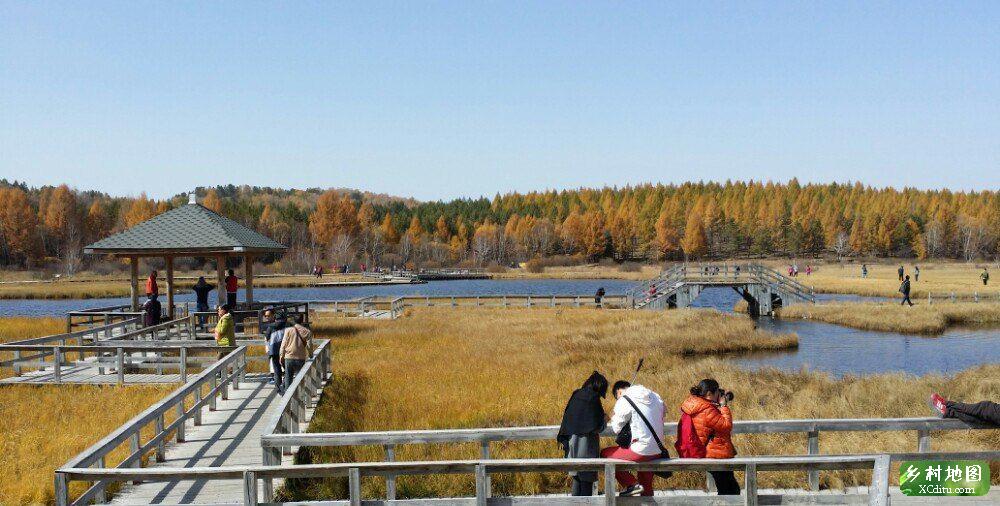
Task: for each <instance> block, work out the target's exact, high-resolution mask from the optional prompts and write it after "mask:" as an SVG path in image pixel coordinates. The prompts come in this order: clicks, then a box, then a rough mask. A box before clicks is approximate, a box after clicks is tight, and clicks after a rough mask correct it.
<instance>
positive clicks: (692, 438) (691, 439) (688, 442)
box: [674, 411, 707, 459]
mask: <svg viewBox="0 0 1000 506" xmlns="http://www.w3.org/2000/svg"><path fill="white" fill-rule="evenodd" d="M674 448H675V449H677V456H678V457H680V458H682V459H703V458H705V455H706V453H707V452H706V449H705V444H704V443H702V442H701V439H698V433H697V432H696V431H695V430H694V419H693V418H691V415H689V414H687V413H685V412H683V411H682V412H681V419H680V421H678V422H677V441H675V442H674Z"/></svg>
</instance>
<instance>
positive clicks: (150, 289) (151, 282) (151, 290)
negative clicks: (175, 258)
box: [146, 271, 160, 297]
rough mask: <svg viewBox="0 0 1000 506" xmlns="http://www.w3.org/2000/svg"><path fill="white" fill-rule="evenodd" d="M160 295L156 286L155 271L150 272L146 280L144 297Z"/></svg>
mask: <svg viewBox="0 0 1000 506" xmlns="http://www.w3.org/2000/svg"><path fill="white" fill-rule="evenodd" d="M154 295H160V287H159V286H157V284H156V271H151V272H150V273H149V277H148V278H146V297H151V296H154Z"/></svg>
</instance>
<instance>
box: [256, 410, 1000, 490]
mask: <svg viewBox="0 0 1000 506" xmlns="http://www.w3.org/2000/svg"><path fill="white" fill-rule="evenodd" d="M989 428H991V427H977V426H971V425H968V424H966V423H964V422H962V421H960V420H955V419H941V418H873V419H863V418H862V419H803V420H753V421H738V422H734V423H733V433H734V434H792V433H800V434H802V433H804V434H806V435H807V453H808V454H809V455H818V454H819V433H820V432H821V431H822V432H859V431H860V432H871V431H916V445H915V446H916V452H914V453H894V454H890V456H891V457H892V458H893V459H912V458H916V459H920V458H928V456H929V455H930V454H929V453H928V452H930V450H931V431H952V430H969V429H989ZM994 429H995V428H994ZM558 432H559V427H558V426H556V425H548V426H534V427H509V428H508V427H503V428H478V429H448V430H416V431H386V432H336V433H317V432H312V433H304V434H272V435H265V436H263V437H262V438H261V445H262V446H264V447H265V451H266V449H267V448H278V447H285V446H310V447H322V446H367V445H378V446H382V448H383V449H384V452H385V453H384V455H385V460H386V461H388V462H391V461H393V460H395V454H396V446H398V445H409V444H459V443H478V444H479V445H480V447H481V455H482V458H483V459H489V458H490V444H491V443H493V442H500V441H539V440H548V441H553V440H555V438H556V435H557V434H558ZM676 432H677V424H676V423H668V424H665V425H664V434H665V435H667V436H676ZM603 435H604V436H609V437H611V436H613V435H614V434H612V433H611V432H610V429H609V430H606V431H605V434H603ZM944 455H949V454H944ZM953 455H958V454H953ZM962 455H964V456H962V457H960V458H988V457H987V456H985V455H992V458H996V457H998V456H1000V452H995V451H994V452H978V453H977V452H968V453H965V454H962ZM394 480H395V477H393V476H391V475H390V476H388V477H387V487H386V488H387V490H388V491H389V492H390V495H389V498H390V499H391V498H392V495H391V492H392V491H393V487H390V486H388V485H391V484H392V483H393V482H394ZM809 487H810V489H812V490H818V489H819V474H818V472H816V471H810V474H809Z"/></svg>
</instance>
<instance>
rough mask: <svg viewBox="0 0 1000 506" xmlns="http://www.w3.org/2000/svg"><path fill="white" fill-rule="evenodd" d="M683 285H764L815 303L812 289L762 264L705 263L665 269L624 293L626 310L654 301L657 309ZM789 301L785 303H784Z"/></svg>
mask: <svg viewBox="0 0 1000 506" xmlns="http://www.w3.org/2000/svg"><path fill="white" fill-rule="evenodd" d="M685 285H698V286H701V287H704V286H713V285H715V286H734V285H767V286H769V287H771V289H773V290H775V291H778V292H780V293H782V294H784V295H786V296H788V297H794V298H796V299H798V300H802V301H806V302H815V301H816V297H815V294H814V292H813V289H812V288H809V287H807V286H805V285H803V284H802V283H799V282H798V281H796V280H794V279H792V278H790V277H787V276H784V275H782V274H781V273H779V272H777V271H775V270H773V269H771V268H769V267H767V266H765V265H761V264H757V263H745V264H730V263H706V264H687V263H685V264H677V265H674V266H671V267H670V268H668V269H666V270H664V271H663V272H662V273H660V275H659V276H657V277H655V278H653V279H651V280H648V281H644V282H642V283H639V284H638V285H636V286H634V287H632V288H630V289H629V290H627V291H626V293H625V295H626V297H627V298H628V307H631V308H641V307H644V306H647V305H650V304H651V303H655V302H656V301H660V303H659V304H655V305H650V306H649V307H653V308H657V309H660V308H662V307H663V306H664V304H663V303H662V301H663V300H665V298H666V297H669V296H670V295H672V294H673V293H675V292H676V291H677V290H678V289H679V288H680V287H682V286H685ZM787 302H789V301H786V303H787Z"/></svg>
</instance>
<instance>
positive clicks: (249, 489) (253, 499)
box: [243, 471, 257, 506]
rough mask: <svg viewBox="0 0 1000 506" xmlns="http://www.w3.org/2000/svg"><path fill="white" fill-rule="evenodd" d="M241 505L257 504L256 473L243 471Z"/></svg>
mask: <svg viewBox="0 0 1000 506" xmlns="http://www.w3.org/2000/svg"><path fill="white" fill-rule="evenodd" d="M243 505H244V506H257V474H256V473H254V472H253V471H243Z"/></svg>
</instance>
